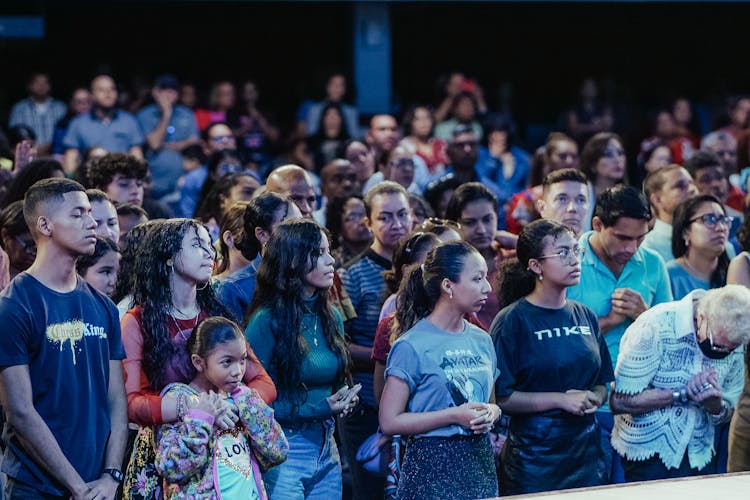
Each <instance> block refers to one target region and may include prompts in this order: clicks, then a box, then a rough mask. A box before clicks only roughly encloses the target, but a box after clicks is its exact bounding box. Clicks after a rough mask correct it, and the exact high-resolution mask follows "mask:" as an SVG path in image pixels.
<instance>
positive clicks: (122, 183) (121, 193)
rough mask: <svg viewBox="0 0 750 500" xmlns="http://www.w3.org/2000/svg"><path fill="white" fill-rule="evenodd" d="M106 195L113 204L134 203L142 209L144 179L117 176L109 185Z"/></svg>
mask: <svg viewBox="0 0 750 500" xmlns="http://www.w3.org/2000/svg"><path fill="white" fill-rule="evenodd" d="M106 193H107V196H109V199H110V200H112V202H113V203H132V204H133V205H137V206H139V207H140V206H141V204H142V203H143V179H136V178H135V177H125V176H124V175H122V174H119V173H118V174H115V176H114V177H113V178H112V182H110V183H109V184H108V185H107V189H106Z"/></svg>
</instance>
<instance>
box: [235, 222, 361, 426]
mask: <svg viewBox="0 0 750 500" xmlns="http://www.w3.org/2000/svg"><path fill="white" fill-rule="evenodd" d="M323 234H326V233H325V229H323V228H322V227H320V226H319V225H318V224H316V223H315V222H314V221H312V220H306V219H290V220H286V221H284V222H282V223H281V224H279V226H278V227H276V229H275V230H274V232H273V234H272V236H271V239H270V240H269V241H268V244H267V245H266V252H265V254H264V255H263V259H262V260H261V263H260V266H259V267H258V274H257V275H256V286H255V295H254V296H253V300H252V302H251V303H250V308H249V311H248V317H250V316H252V315H253V314H254V313H255V312H257V311H258V310H260V309H263V308H266V309H269V310H270V312H271V316H272V317H273V319H274V328H273V330H272V331H271V332H269V334H270V335H273V336H274V339H275V346H274V350H273V355H272V359H271V366H272V367H273V368H274V370H273V371H274V372H275V374H276V376H275V380H274V382H275V383H276V385H277V387H278V388H279V391H280V392H284V393H286V394H289V400H290V402H291V403H292V412H293V414H294V413H296V411H297V409H298V408H299V406H300V405H301V404H303V403H304V399H305V398H306V393H307V391H306V388H305V386H304V384H303V383H302V373H301V371H302V362H303V359H304V357H305V355H306V354H307V353H308V352H309V351H310V346H309V344H308V343H307V341H306V340H305V338H304V337H303V335H302V334H301V329H302V317H303V315H304V314H305V313H306V312H308V309H307V307H306V305H305V301H304V298H303V293H304V285H305V276H306V275H307V274H308V273H309V272H310V271H312V270H313V269H314V267H315V266H316V265H317V262H318V258H319V257H320V245H321V238H322V237H323ZM326 237H327V236H326ZM311 309H312V312H313V314H316V315H317V316H319V317H320V319H321V323H322V325H323V335H324V336H325V339H326V341H327V342H328V345H329V346H330V348H331V350H332V351H333V352H334V354H336V357H337V358H338V360H339V361H338V366H337V373H338V379H339V380H338V381H337V384H339V383H342V382H344V381H347V382H348V381H349V380H350V378H351V376H350V370H349V367H350V364H351V361H350V358H349V351H348V349H347V346H346V342H345V341H344V337H343V336H342V335H341V332H339V331H338V329H337V327H336V326H337V324H336V320H335V318H334V316H333V311H332V310H331V306H330V305H329V303H328V293H327V290H325V289H319V290H318V292H317V293H316V295H315V299H314V301H313V302H312V307H311ZM267 368H268V367H267Z"/></svg>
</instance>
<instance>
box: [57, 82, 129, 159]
mask: <svg viewBox="0 0 750 500" xmlns="http://www.w3.org/2000/svg"><path fill="white" fill-rule="evenodd" d="M91 97H92V99H93V107H92V108H91V112H89V113H83V114H80V115H78V116H76V117H75V118H73V121H71V122H70V125H69V126H68V130H67V132H66V133H65V137H64V138H63V144H64V146H65V160H64V161H63V167H64V168H65V172H66V173H67V174H72V173H73V172H75V171H76V169H77V168H78V164H79V162H80V161H81V158H84V159H85V155H86V152H87V151H88V150H90V149H92V148H95V147H100V148H104V149H105V150H107V152H109V153H129V154H131V155H133V156H135V157H136V158H139V159H143V151H142V150H141V144H143V132H141V127H140V125H138V122H137V121H136V119H135V117H134V116H133V115H131V114H130V113H128V112H127V111H123V110H121V109H117V86H116V85H115V81H114V80H113V79H112V77H111V76H108V75H99V76H97V77H96V78H94V79H93V80H92V81H91Z"/></svg>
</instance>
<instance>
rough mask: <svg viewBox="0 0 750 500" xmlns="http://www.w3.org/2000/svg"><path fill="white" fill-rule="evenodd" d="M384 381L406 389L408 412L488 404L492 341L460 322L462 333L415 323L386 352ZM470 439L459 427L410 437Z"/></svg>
mask: <svg viewBox="0 0 750 500" xmlns="http://www.w3.org/2000/svg"><path fill="white" fill-rule="evenodd" d="M385 375H386V377H391V376H393V377H397V378H399V379H401V380H403V381H404V382H406V383H407V384H408V385H409V402H408V404H407V411H408V412H413V413H417V412H420V413H421V412H429V411H436V410H444V409H445V408H449V407H452V406H460V405H462V404H464V403H467V402H479V403H487V402H489V400H490V394H491V391H492V387H493V384H494V382H495V379H497V377H498V375H499V372H498V370H497V358H496V355H495V348H494V347H493V344H492V339H491V338H490V336H489V335H488V334H487V333H486V332H483V331H482V330H480V329H479V328H477V327H476V326H474V325H472V324H470V323H468V322H467V321H465V320H464V330H463V332H461V333H450V332H447V331H445V330H441V329H440V328H438V327H436V326H435V325H433V324H432V323H430V322H429V321H428V320H426V319H423V320H421V321H419V322H418V323H417V324H416V325H414V327H413V328H412V329H410V330H409V331H407V332H406V333H404V335H403V336H402V337H401V338H399V339H398V340H397V341H396V342H395V343H394V344H393V347H391V352H390V354H389V355H388V362H387V365H386V369H385ZM457 434H463V435H470V434H471V431H470V430H469V429H466V428H464V427H462V426H460V425H450V426H447V427H440V428H439V429H434V430H432V431H429V432H426V433H424V434H418V435H416V436H414V437H416V438H420V437H428V436H429V437H449V436H455V435H457Z"/></svg>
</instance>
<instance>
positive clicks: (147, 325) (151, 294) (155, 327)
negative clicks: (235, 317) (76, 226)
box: [133, 219, 232, 389]
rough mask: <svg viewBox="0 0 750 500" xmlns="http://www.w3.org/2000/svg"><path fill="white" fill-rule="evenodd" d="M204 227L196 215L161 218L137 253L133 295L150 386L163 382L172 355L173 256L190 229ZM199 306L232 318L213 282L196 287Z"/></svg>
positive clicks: (204, 309) (161, 384)
mask: <svg viewBox="0 0 750 500" xmlns="http://www.w3.org/2000/svg"><path fill="white" fill-rule="evenodd" d="M200 227H203V226H202V225H201V224H200V223H199V222H198V221H196V220H194V219H168V220H164V221H161V222H160V223H159V225H158V230H155V231H148V232H147V233H146V236H145V237H144V238H143V242H142V244H141V245H140V251H139V252H138V253H137V255H136V260H135V264H136V269H138V272H137V273H134V274H135V281H134V284H133V298H134V301H135V304H137V305H140V306H141V311H142V316H141V317H142V324H141V329H142V330H143V368H144V370H145V372H146V375H147V376H148V379H149V380H150V381H151V388H152V389H157V388H160V387H163V386H164V382H165V380H164V377H165V373H164V371H165V365H166V360H167V359H168V358H170V357H171V356H172V355H173V349H174V347H173V345H172V342H170V338H169V332H168V329H167V326H168V321H167V319H168V317H169V315H170V310H171V309H172V287H171V286H170V285H169V283H170V281H171V274H172V273H173V268H172V266H169V265H168V264H167V261H169V260H171V259H174V258H175V256H176V255H177V254H178V253H179V252H180V250H181V249H182V241H183V238H184V237H185V234H186V233H187V232H188V231H191V230H192V231H195V232H196V233H197V231H198V228H200ZM196 298H197V302H198V307H199V308H200V310H201V311H202V312H205V313H207V314H208V315H209V316H224V317H226V318H232V314H231V313H230V312H229V310H228V309H227V308H226V307H225V306H224V305H223V304H222V303H221V302H220V301H219V299H218V298H217V296H216V292H215V291H214V288H213V287H212V286H205V287H202V288H199V289H198V291H197V296H196Z"/></svg>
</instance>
